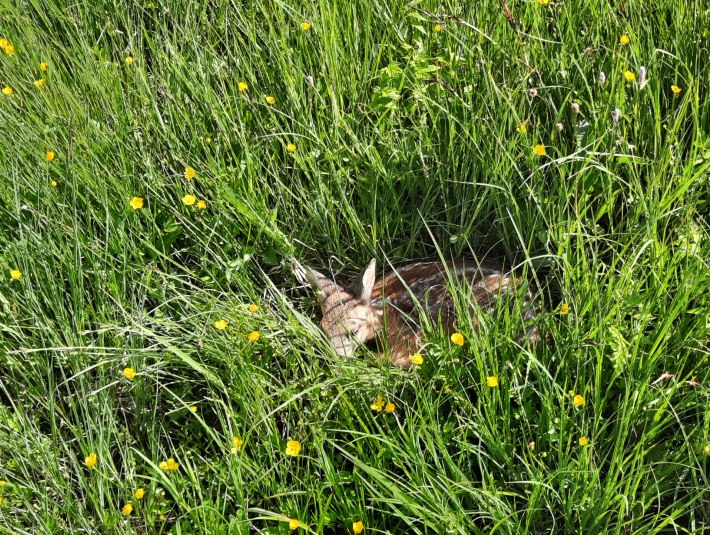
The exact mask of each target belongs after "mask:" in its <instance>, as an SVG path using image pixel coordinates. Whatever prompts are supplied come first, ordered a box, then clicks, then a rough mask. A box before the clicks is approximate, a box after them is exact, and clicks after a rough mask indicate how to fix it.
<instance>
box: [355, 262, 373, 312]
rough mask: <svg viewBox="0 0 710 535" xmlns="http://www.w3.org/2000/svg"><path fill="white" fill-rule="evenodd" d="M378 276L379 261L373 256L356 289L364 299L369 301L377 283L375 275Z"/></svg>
mask: <svg viewBox="0 0 710 535" xmlns="http://www.w3.org/2000/svg"><path fill="white" fill-rule="evenodd" d="M376 276H377V261H376V260H375V259H374V258H373V259H372V260H370V263H369V264H368V265H367V267H366V268H365V271H363V272H362V276H361V277H360V280H358V286H357V288H356V291H355V295H357V296H358V297H359V298H360V299H362V300H363V301H369V300H370V295H371V294H372V287H373V286H374V285H375V277H376Z"/></svg>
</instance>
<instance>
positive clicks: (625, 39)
mask: <svg viewBox="0 0 710 535" xmlns="http://www.w3.org/2000/svg"><path fill="white" fill-rule="evenodd" d="M629 41H630V39H629V36H628V35H626V34H624V35H622V36H621V37H620V38H619V44H620V45H621V46H624V45H628V44H629Z"/></svg>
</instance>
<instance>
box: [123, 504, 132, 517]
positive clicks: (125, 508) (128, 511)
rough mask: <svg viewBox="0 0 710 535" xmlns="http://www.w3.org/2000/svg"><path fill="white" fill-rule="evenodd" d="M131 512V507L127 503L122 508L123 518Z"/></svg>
mask: <svg viewBox="0 0 710 535" xmlns="http://www.w3.org/2000/svg"><path fill="white" fill-rule="evenodd" d="M132 512H133V505H132V504H130V503H127V504H126V505H124V506H123V511H122V513H123V516H128V515H130V514H131V513H132Z"/></svg>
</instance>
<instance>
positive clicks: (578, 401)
mask: <svg viewBox="0 0 710 535" xmlns="http://www.w3.org/2000/svg"><path fill="white" fill-rule="evenodd" d="M572 404H573V405H574V406H575V407H581V406H582V405H584V396H581V395H579V394H577V395H576V396H574V397H573V398H572Z"/></svg>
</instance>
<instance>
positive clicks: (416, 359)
mask: <svg viewBox="0 0 710 535" xmlns="http://www.w3.org/2000/svg"><path fill="white" fill-rule="evenodd" d="M409 360H411V361H412V364H416V365H417V366H421V365H422V364H424V357H423V356H422V354H421V353H415V354H414V355H409Z"/></svg>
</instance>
